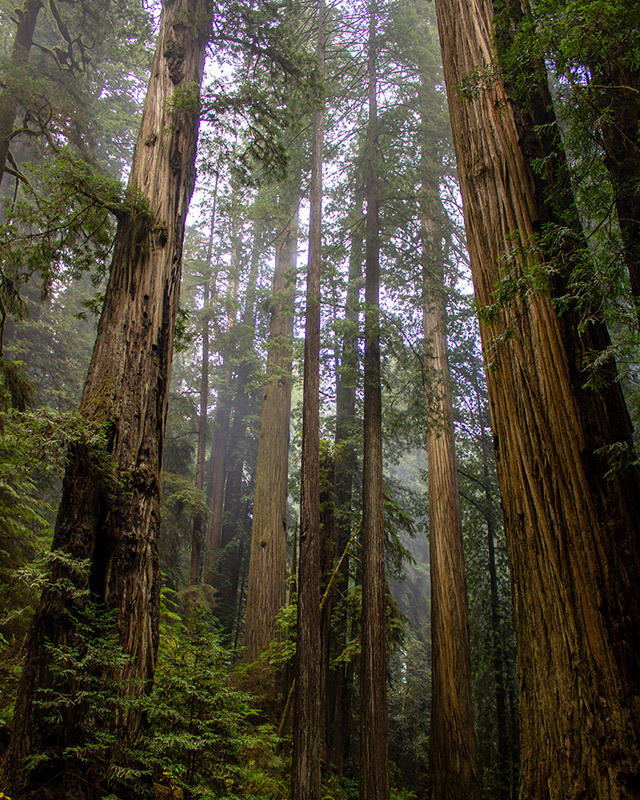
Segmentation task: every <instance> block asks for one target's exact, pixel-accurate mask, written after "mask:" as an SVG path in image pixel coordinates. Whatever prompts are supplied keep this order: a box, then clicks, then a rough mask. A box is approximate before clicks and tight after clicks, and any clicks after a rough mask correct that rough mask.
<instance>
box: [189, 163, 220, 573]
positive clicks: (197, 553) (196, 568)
mask: <svg viewBox="0 0 640 800" xmlns="http://www.w3.org/2000/svg"><path fill="white" fill-rule="evenodd" d="M217 199H218V175H217V174H216V184H215V189H214V191H213V204H212V209H211V225H210V229H209V244H208V246H207V263H206V266H205V270H206V275H205V276H204V280H203V283H202V296H203V309H202V313H203V320H202V358H201V362H200V363H201V370H200V413H199V415H198V450H197V454H196V489H197V490H198V491H199V492H202V490H203V489H204V473H205V456H206V448H207V409H208V406H209V326H210V320H209V298H210V291H211V258H212V255H213V234H214V229H215V222H216V204H217ZM214 287H215V282H214ZM214 291H215V288H214ZM204 531H205V515H204V514H203V513H202V512H198V513H197V514H196V515H195V517H194V519H193V531H192V534H191V562H190V567H189V583H190V584H191V585H192V586H193V585H195V584H197V583H200V581H201V580H202V555H203V552H202V551H203V545H204Z"/></svg>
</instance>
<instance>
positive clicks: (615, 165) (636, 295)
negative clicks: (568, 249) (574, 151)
mask: <svg viewBox="0 0 640 800" xmlns="http://www.w3.org/2000/svg"><path fill="white" fill-rule="evenodd" d="M590 66H592V71H593V73H594V79H595V81H597V82H598V83H601V84H602V87H603V94H604V95H605V96H604V104H603V107H604V112H603V114H602V118H601V125H602V141H603V145H604V153H605V157H604V163H605V166H606V168H607V170H608V172H609V176H610V178H611V184H612V186H613V197H614V200H615V204H616V211H617V214H618V221H619V223H620V233H621V235H622V244H623V254H624V259H625V262H626V266H627V270H628V272H629V280H630V284H631V292H632V294H633V299H634V303H635V306H636V316H637V319H638V324H639V325H640V98H638V88H639V87H640V69H632V68H631V67H620V66H619V65H617V64H616V63H615V62H614V63H604V64H593V65H590ZM607 90H608V91H607ZM611 92H615V94H614V96H613V97H611Z"/></svg>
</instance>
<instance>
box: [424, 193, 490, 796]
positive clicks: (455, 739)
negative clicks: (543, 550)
mask: <svg viewBox="0 0 640 800" xmlns="http://www.w3.org/2000/svg"><path fill="white" fill-rule="evenodd" d="M429 189H430V191H429V196H428V197H425V202H424V204H423V206H424V207H423V210H422V225H423V265H424V307H423V321H424V336H425V342H424V355H425V372H426V390H427V411H428V414H429V416H430V420H429V422H430V424H429V428H428V431H427V461H428V467H429V472H428V482H429V564H430V575H431V648H432V669H431V681H432V686H431V737H430V750H431V796H432V797H433V798H434V800H478V798H479V797H480V784H479V781H478V760H477V749H476V736H475V731H474V727H473V704H472V699H471V658H470V650H469V612H468V607H467V585H466V578H465V572H464V555H463V545H462V517H461V511H460V493H459V490H458V469H457V463H456V453H455V441H454V431H453V401H452V397H451V385H450V375H449V362H448V349H447V332H446V322H447V321H446V296H445V293H444V286H443V282H444V269H443V253H442V243H441V233H440V225H439V224H438V222H437V220H436V219H434V217H433V213H430V212H429V210H428V208H427V202H428V201H431V202H432V203H433V202H434V201H435V202H437V203H439V197H438V187H437V186H431V187H429Z"/></svg>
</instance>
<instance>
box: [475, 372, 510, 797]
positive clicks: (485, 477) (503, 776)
mask: <svg viewBox="0 0 640 800" xmlns="http://www.w3.org/2000/svg"><path fill="white" fill-rule="evenodd" d="M475 390H476V398H477V399H478V407H479V408H480V414H481V421H480V445H481V448H482V481H483V485H484V499H485V506H486V511H485V520H486V523H487V566H488V569H489V582H490V591H491V636H492V639H493V680H494V685H495V694H496V731H497V744H498V782H499V785H498V797H499V800H509V798H510V797H511V792H510V785H511V765H510V761H511V749H510V746H509V737H508V735H507V700H506V690H505V661H504V647H503V641H502V639H503V636H502V621H501V614H500V597H499V594H498V573H497V569H496V555H495V528H496V520H495V511H494V508H495V507H496V501H495V498H494V497H493V494H492V491H491V474H490V473H491V471H490V455H489V453H490V447H491V439H490V433H489V431H488V430H487V429H486V427H485V424H484V419H483V417H484V416H485V415H484V413H483V411H482V407H481V400H480V388H479V386H478V385H477V384H476V386H475Z"/></svg>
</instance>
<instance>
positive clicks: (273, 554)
mask: <svg viewBox="0 0 640 800" xmlns="http://www.w3.org/2000/svg"><path fill="white" fill-rule="evenodd" d="M296 183H299V181H298V182H296ZM299 201H300V197H299V186H296V188H295V189H294V190H285V197H284V198H283V201H282V206H283V209H282V210H283V212H284V214H283V216H284V218H285V220H286V221H285V224H284V227H283V229H282V231H281V232H280V234H279V236H278V239H277V241H276V267H275V272H274V275H273V297H272V300H271V307H270V312H271V320H270V324H269V341H268V354H267V372H266V376H265V384H264V389H263V392H262V408H261V411H260V432H259V439H258V464H257V467H256V490H255V500H254V505H253V527H252V531H251V554H250V559H249V584H248V587H247V618H246V624H245V637H244V643H245V647H246V655H245V658H246V660H247V661H255V660H256V659H257V658H258V657H259V656H260V654H261V653H263V652H264V651H265V650H266V649H267V647H268V645H269V642H270V641H272V639H274V637H275V636H276V616H277V614H278V612H279V611H280V609H281V608H282V607H283V606H284V604H285V601H286V570H287V528H286V524H287V519H286V517H287V482H288V474H289V425H290V417H291V380H292V377H291V346H292V342H291V336H292V333H293V310H294V309H293V306H294V295H295V286H296V255H297V249H298V204H299Z"/></svg>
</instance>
